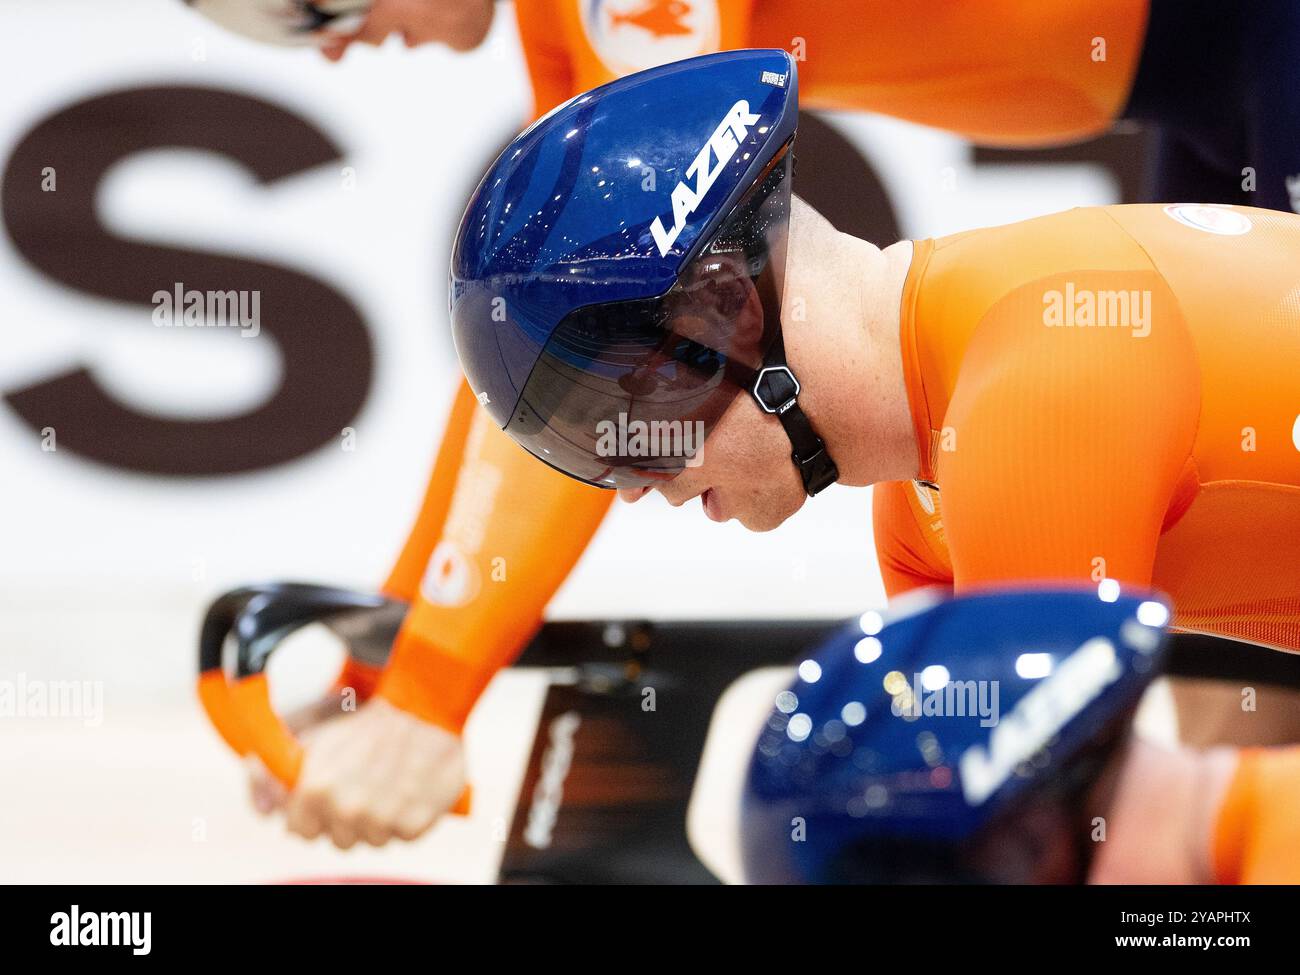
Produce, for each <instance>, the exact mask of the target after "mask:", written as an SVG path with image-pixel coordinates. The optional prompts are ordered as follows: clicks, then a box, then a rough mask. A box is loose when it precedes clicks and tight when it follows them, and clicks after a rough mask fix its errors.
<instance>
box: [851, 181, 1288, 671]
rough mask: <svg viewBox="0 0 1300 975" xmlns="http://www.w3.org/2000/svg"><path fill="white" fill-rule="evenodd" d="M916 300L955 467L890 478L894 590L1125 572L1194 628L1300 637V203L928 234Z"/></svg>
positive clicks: (916, 418) (926, 461)
mask: <svg viewBox="0 0 1300 975" xmlns="http://www.w3.org/2000/svg"><path fill="white" fill-rule="evenodd" d="M901 312H902V314H901V337H902V351H903V364H904V375H905V380H906V383H907V391H908V398H909V402H910V406H911V410H912V419H913V425H914V429H915V433H916V437H917V443H918V446H919V448H920V455H921V458H922V470H921V475H920V476H921V479H922V480H924V481H927V482H934V483H935V484H937V485H938V488H937V490H935V491H932V492H931V491H927V492H926V499H927V503H926V504H924V505H922V504H920V503H918V502H914V497H915V492H914V491H913V496H912V497H909V496H908V493H907V492H908V491H909V490H912V488H911V487H910V486H908V485H905V484H885V485H878V486H877V487H876V489H875V499H876V502H875V503H876V507H875V511H874V521H875V525H876V544H877V548H878V551H879V555H880V562H881V565H882V567H883V569H884V573H885V582H886V587H887V590H888V591H889V592H890V594H891V595H893V594H894V593H895V592H900V591H903V590H905V589H908V588H911V587H913V586H915V585H920V584H923V583H925V582H934V583H938V584H941V585H950V586H952V587H953V588H954V589H955V590H956V591H958V592H960V591H962V590H963V589H966V588H970V587H975V586H980V585H986V584H992V583H1000V582H1008V581H1012V580H1017V579H1042V580H1052V581H1086V582H1091V583H1097V582H1099V581H1100V580H1102V579H1114V580H1117V581H1119V582H1121V583H1132V584H1136V585H1140V586H1144V587H1145V586H1154V587H1155V588H1157V589H1159V590H1162V591H1164V592H1166V593H1168V594H1169V595H1170V596H1171V597H1172V599H1173V603H1174V606H1175V607H1176V608H1175V615H1174V621H1173V622H1174V626H1175V627H1176V628H1178V629H1183V630H1193V631H1199V632H1204V633H1211V634H1215V635H1219V636H1227V637H1233V638H1236V639H1241V640H1249V641H1252V642H1255V643H1260V644H1265V645H1268V646H1273V647H1277V648H1281V649H1285V650H1300V546H1297V545H1296V539H1297V538H1300V394H1298V392H1297V386H1296V377H1297V376H1300V216H1296V215H1293V214H1283V213H1275V212H1273V211H1269V210H1257V209H1252V208H1249V207H1219V206H1215V207H1207V206H1195V205H1186V204H1184V205H1176V206H1169V207H1164V206H1159V205H1148V206H1115V207H1096V208H1086V209H1077V210H1071V211H1068V212H1066V213H1060V214H1055V215H1052V216H1048V217H1040V218H1038V219H1036V220H1029V221H1025V222H1022V223H1015V224H1011V225H1008V226H1005V227H997V228H992V229H988V230H977V231H971V232H968V233H964V234H958V235H956V236H953V237H946V238H942V239H940V240H935V241H921V242H918V243H917V245H916V253H915V256H914V258H913V262H912V267H911V270H910V272H909V275H908V278H907V283H906V285H905V288H904V292H903V298H902V309H901Z"/></svg>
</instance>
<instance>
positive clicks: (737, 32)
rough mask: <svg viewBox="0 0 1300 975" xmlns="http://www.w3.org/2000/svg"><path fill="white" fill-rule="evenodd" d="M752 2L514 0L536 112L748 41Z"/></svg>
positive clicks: (738, 0)
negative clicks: (637, 74) (618, 81)
mask: <svg viewBox="0 0 1300 975" xmlns="http://www.w3.org/2000/svg"><path fill="white" fill-rule="evenodd" d="M753 4H754V0H518V2H516V4H515V17H516V19H517V20H518V22H519V38H520V41H521V42H522V44H523V48H524V57H525V59H526V60H527V62H528V73H529V76H530V78H531V80H532V83H533V96H534V104H535V106H536V109H537V114H539V115H540V114H542V113H543V112H546V111H549V110H550V109H551V108H552V107H553V106H555V105H558V104H560V103H561V102H563V101H566V100H567V99H569V98H572V97H573V96H574V95H577V94H579V93H580V92H584V91H588V90H589V89H592V88H595V87H597V86H599V85H603V84H605V83H606V82H610V81H613V80H614V79H615V78H621V77H623V76H624V75H628V74H632V73H633V72H635V71H643V70H645V69H646V68H653V67H655V66H656V65H660V64H667V63H668V62H669V61H680V60H682V59H683V58H691V57H696V56H697V55H700V54H712V53H714V52H715V51H724V50H730V49H733V48H742V47H749V46H752V45H750V44H749V34H750V30H749V17H750V8H751V7H752V6H753Z"/></svg>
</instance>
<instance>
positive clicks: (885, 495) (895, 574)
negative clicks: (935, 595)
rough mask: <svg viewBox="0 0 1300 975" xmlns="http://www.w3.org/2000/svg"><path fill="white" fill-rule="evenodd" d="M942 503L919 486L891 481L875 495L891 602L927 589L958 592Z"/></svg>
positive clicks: (879, 549) (875, 523) (874, 517)
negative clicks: (954, 587) (944, 540)
mask: <svg viewBox="0 0 1300 975" xmlns="http://www.w3.org/2000/svg"><path fill="white" fill-rule="evenodd" d="M938 501H939V493H938V492H937V491H935V490H933V489H931V488H928V487H925V486H924V485H922V484H920V483H918V482H916V481H887V482H882V483H880V484H877V485H876V486H875V487H874V488H873V489H872V494H871V522H872V532H873V534H874V535H875V542H876V559H877V562H878V563H879V565H880V576H881V579H882V580H883V581H884V584H885V594H886V595H887V596H888V597H889V598H890V599H893V598H894V597H895V596H899V595H901V594H903V593H905V592H909V591H910V590H912V589H920V588H924V587H927V586H941V587H946V588H948V589H949V590H951V588H952V566H951V565H949V564H948V561H947V552H946V550H945V548H944V543H943V518H942V516H941V514H940V512H939V504H938ZM945 567H946V569H947V571H946V572H944V571H943V569H944V568H945Z"/></svg>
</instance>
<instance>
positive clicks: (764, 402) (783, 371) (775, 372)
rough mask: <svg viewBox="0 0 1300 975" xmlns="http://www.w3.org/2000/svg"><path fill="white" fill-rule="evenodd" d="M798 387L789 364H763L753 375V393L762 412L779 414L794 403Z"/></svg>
mask: <svg viewBox="0 0 1300 975" xmlns="http://www.w3.org/2000/svg"><path fill="white" fill-rule="evenodd" d="M800 388H801V387H800V386H799V380H798V379H796V378H795V375H794V373H793V372H791V371H790V367H789V366H764V367H763V368H762V369H760V370H759V371H758V375H757V376H755V377H754V389H753V394H754V399H755V401H756V402H757V403H758V405H759V407H760V408H761V409H762V410H763V412H764V413H778V414H779V413H784V412H785V411H786V410H788V409H789V408H790V407H792V406H793V405H794V404H795V401H796V400H797V399H798V398H799V390H800ZM774 403H775V404H777V405H773V404H774Z"/></svg>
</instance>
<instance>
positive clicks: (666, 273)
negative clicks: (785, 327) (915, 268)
mask: <svg viewBox="0 0 1300 975" xmlns="http://www.w3.org/2000/svg"><path fill="white" fill-rule="evenodd" d="M797 121H798V80H797V76H796V72H795V63H794V60H793V59H792V58H791V57H790V55H788V54H787V53H786V52H784V51H779V50H754V51H729V52H725V53H722V54H713V55H708V56H705V57H699V58H693V59H691V60H687V61H681V62H677V63H675V64H669V65H665V66H663V67H658V68H653V69H651V70H649V71H643V72H640V73H638V74H634V75H630V76H628V77H626V78H622V79H620V80H618V81H614V82H611V83H610V84H607V85H604V86H602V87H600V88H596V89H594V90H593V91H589V92H587V93H586V94H583V95H579V96H577V97H576V98H573V99H571V100H570V101H568V102H566V103H565V104H563V105H561V106H560V107H559V108H557V109H555V110H554V111H552V112H551V113H550V114H549V115H546V116H545V117H543V118H541V119H539V120H538V121H537V122H535V123H534V124H533V125H532V126H531V127H530V128H529V129H527V130H526V131H525V132H523V133H522V134H521V135H520V136H519V137H518V138H516V139H515V140H514V141H513V142H512V143H511V144H510V145H509V146H508V147H507V148H506V150H505V152H503V153H502V154H501V156H500V157H499V158H498V159H497V160H496V162H495V163H493V165H492V167H491V168H490V169H489V170H488V172H487V174H486V175H485V176H484V177H483V181H482V182H481V183H480V184H479V187H478V189H477V190H476V191H475V193H474V195H473V197H472V198H471V199H470V202H469V206H468V208H467V209H466V211H465V215H464V217H463V218H462V220H461V224H460V229H459V231H458V232H457V235H456V242H455V248H454V250H453V253H452V261H451V321H452V330H453V335H454V338H455V343H456V351H457V354H458V355H459V357H460V361H461V365H462V367H463V368H464V370H465V375H466V376H467V377H468V379H469V383H470V386H471V387H472V389H473V390H474V393H475V395H476V396H477V397H478V399H479V401H480V402H481V403H482V404H483V405H484V406H485V407H486V409H487V410H488V412H489V413H490V414H491V415H492V417H493V419H494V420H495V421H496V422H497V423H498V424H499V425H500V426H501V427H502V428H503V429H504V430H505V431H506V433H508V434H509V435H510V436H511V437H512V438H514V440H516V441H517V442H518V443H520V444H521V445H522V446H523V447H524V448H525V449H527V450H528V451H529V452H530V453H532V454H533V455H534V456H536V457H538V458H539V459H541V460H542V461H544V462H546V463H547V464H549V465H551V466H552V467H554V468H557V469H558V470H561V471H563V472H564V473H566V474H568V475H570V476H572V477H575V478H578V479H579V480H582V481H585V482H587V483H590V484H594V485H596V486H598V487H605V488H614V487H641V486H646V485H647V484H654V483H656V482H657V481H662V480H663V479H665V478H670V477H672V476H674V475H676V474H678V473H680V472H681V470H682V469H683V468H684V467H685V466H688V465H689V464H691V463H692V461H693V460H697V459H698V457H699V450H700V447H701V445H702V443H703V441H704V439H705V438H706V437H707V436H708V434H709V432H710V430H711V429H712V428H713V426H714V425H715V424H716V423H717V421H718V419H719V418H720V417H721V416H722V414H723V413H724V412H725V411H726V409H727V407H728V406H729V405H730V404H731V402H732V401H733V399H734V397H735V395H736V393H737V392H739V391H741V390H746V391H748V392H749V394H750V395H752V396H753V397H754V399H755V400H756V401H757V403H758V404H759V406H760V407H761V408H762V409H764V410H766V411H767V412H769V413H773V414H775V415H777V417H778V418H779V419H780V421H781V423H782V425H783V426H784V427H785V429H786V431H787V433H788V434H789V435H790V438H791V444H792V448H793V454H792V456H793V459H794V462H795V463H796V465H797V466H798V467H799V470H800V473H801V475H802V477H803V480H804V485H805V488H806V489H807V490H808V493H810V494H815V493H816V492H818V491H820V490H821V489H822V488H824V487H826V486H827V485H829V484H831V483H832V482H834V480H835V479H836V477H838V472H837V471H836V469H835V465H834V463H833V462H832V461H831V459H830V457H829V455H828V454H827V453H826V451H825V448H824V445H823V444H822V442H821V440H820V439H819V438H818V437H817V435H816V434H815V433H814V432H813V430H812V427H811V425H810V424H809V422H808V420H807V418H806V417H805V416H804V414H803V412H802V410H801V409H800V408H799V405H798V402H797V397H798V392H799V386H798V382H797V381H796V379H795V377H794V374H793V373H792V372H791V371H790V369H789V367H788V366H787V364H786V361H785V351H784V342H783V340H782V337H781V298H782V290H783V288H784V280H785V258H786V238H787V230H788V225H789V217H790V200H791V196H790V183H791V177H792V172H793V169H792V167H793V156H792V154H791V146H792V144H793V142H794V134H795V126H796V123H797Z"/></svg>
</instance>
